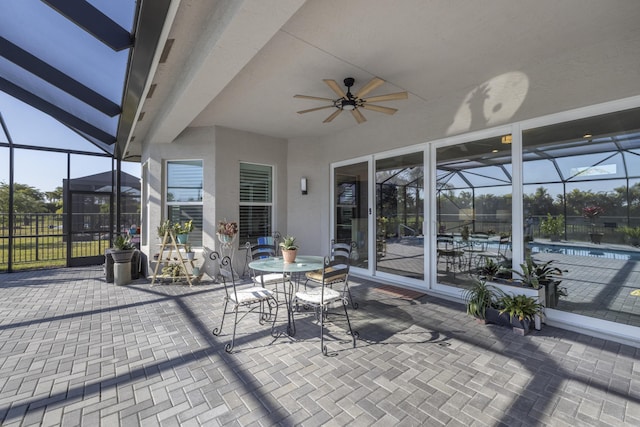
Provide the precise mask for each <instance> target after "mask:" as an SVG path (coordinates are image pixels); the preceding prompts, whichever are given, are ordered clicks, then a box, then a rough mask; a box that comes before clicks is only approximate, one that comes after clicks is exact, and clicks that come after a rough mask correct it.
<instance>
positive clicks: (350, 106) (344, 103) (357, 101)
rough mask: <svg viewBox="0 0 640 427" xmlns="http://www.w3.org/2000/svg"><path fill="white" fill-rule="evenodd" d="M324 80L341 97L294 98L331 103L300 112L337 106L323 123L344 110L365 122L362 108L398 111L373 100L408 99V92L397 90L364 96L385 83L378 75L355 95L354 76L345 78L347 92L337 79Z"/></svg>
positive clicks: (359, 120) (299, 112)
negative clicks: (376, 103) (352, 91)
mask: <svg viewBox="0 0 640 427" xmlns="http://www.w3.org/2000/svg"><path fill="white" fill-rule="evenodd" d="M323 82H325V83H326V84H327V86H329V87H330V88H331V90H333V91H334V92H335V93H336V94H337V95H338V96H339V97H340V98H338V99H331V98H321V97H318V96H308V95H294V96H293V97H294V98H302V99H313V100H316V101H328V102H330V103H331V104H330V105H325V106H324V107H316V108H310V109H308V110H302V111H298V114H304V113H310V112H312V111H318V110H323V109H325V108H335V109H336V111H334V112H333V113H331V115H330V116H329V117H327V118H326V119H324V121H323V123H329V122H330V121H331V120H333V119H335V118H336V117H338V115H339V114H340V113H342V112H343V111H344V110H348V111H351V114H352V115H353V117H354V118H355V119H356V121H357V122H358V123H364V122H366V121H367V119H365V118H364V116H363V115H362V113H361V112H360V108H363V109H365V110H371V111H378V112H380V113H385V114H394V113H395V112H396V111H398V110H397V109H396V108H389V107H382V106H380V105H373V104H371V102H381V101H394V100H396V99H407V98H408V94H407V92H397V93H389V94H387V95H379V96H372V97H370V98H363V96H365V95H366V94H368V93H369V92H371V91H372V90H374V89H375V88H377V87H378V86H380V85H382V84H383V83H384V80H382V79H381V78H378V77H374V78H372V79H371V80H369V83H367V84H366V85H364V86H363V87H362V88H360V90H359V91H358V92H357V93H356V94H355V95H354V94H352V93H351V87H352V86H353V83H355V79H354V78H353V77H347V78H346V79H344V85H345V86H346V87H347V92H346V93H345V92H344V91H343V90H342V88H341V87H340V86H339V85H338V83H336V81H335V80H328V79H324V80H323Z"/></svg>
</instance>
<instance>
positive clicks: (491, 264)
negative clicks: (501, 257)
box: [478, 257, 502, 280]
mask: <svg viewBox="0 0 640 427" xmlns="http://www.w3.org/2000/svg"><path fill="white" fill-rule="evenodd" d="M501 270H502V267H501V266H500V264H498V263H497V262H495V261H494V260H493V258H488V257H487V258H486V259H485V262H484V265H482V267H480V269H479V270H478V273H479V274H480V275H481V276H483V277H486V278H487V280H492V279H493V278H494V277H496V276H497V275H498V274H499V273H500V271H501Z"/></svg>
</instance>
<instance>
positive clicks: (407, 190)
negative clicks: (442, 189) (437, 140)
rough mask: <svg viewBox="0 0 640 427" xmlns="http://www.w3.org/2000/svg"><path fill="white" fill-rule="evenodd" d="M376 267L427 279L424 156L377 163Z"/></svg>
mask: <svg viewBox="0 0 640 427" xmlns="http://www.w3.org/2000/svg"><path fill="white" fill-rule="evenodd" d="M375 164H376V171H375V181H376V182H375V187H376V188H375V194H376V204H375V209H376V226H375V227H376V228H375V237H376V243H375V244H376V265H375V269H376V271H377V272H384V273H388V274H394V275H398V276H404V277H409V278H413V279H419V280H422V279H424V231H423V226H424V220H425V217H424V200H425V198H424V196H425V195H424V154H423V152H422V151H419V152H415V153H409V154H403V155H397V156H393V157H387V158H384V159H377V160H376V163H375Z"/></svg>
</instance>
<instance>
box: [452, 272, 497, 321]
mask: <svg viewBox="0 0 640 427" xmlns="http://www.w3.org/2000/svg"><path fill="white" fill-rule="evenodd" d="M505 295H506V294H505V293H504V292H503V291H502V290H501V289H498V288H496V287H495V286H492V285H487V284H486V282H485V281H483V280H474V282H473V284H472V285H471V287H470V288H468V289H466V290H465V291H464V292H463V293H462V299H463V300H464V301H465V303H466V305H467V314H469V315H471V316H473V317H475V318H476V319H478V321H480V322H482V323H500V321H499V320H498V317H499V313H498V308H499V307H500V301H501V299H502V298H503V297H504V296H505Z"/></svg>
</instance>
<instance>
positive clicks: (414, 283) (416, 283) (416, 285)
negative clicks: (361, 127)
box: [369, 144, 431, 290]
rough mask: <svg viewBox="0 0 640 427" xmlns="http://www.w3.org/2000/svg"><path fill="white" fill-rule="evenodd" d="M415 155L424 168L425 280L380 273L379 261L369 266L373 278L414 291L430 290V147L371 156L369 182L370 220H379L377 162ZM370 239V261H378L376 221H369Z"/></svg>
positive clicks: (422, 146)
mask: <svg viewBox="0 0 640 427" xmlns="http://www.w3.org/2000/svg"><path fill="white" fill-rule="evenodd" d="M415 153H422V165H423V168H424V176H423V180H424V197H423V200H422V211H423V212H424V218H423V222H422V230H423V231H422V233H423V236H424V238H423V254H424V255H423V256H424V263H423V271H424V278H423V279H413V278H409V277H404V276H399V275H396V274H391V273H386V272H384V271H378V270H377V261H376V262H373V263H370V265H369V274H370V275H371V276H373V277H377V278H380V279H382V280H385V281H389V282H392V283H398V284H402V285H404V286H406V287H409V288H413V289H420V290H424V289H427V288H428V285H427V280H428V278H429V276H430V274H429V270H428V266H429V264H430V263H429V260H430V258H431V253H430V252H429V251H430V250H431V245H430V244H429V242H430V238H429V237H428V236H429V232H428V228H429V227H428V224H429V219H430V217H431V210H430V209H428V208H429V200H430V198H431V194H430V193H431V190H430V189H431V186H430V183H429V179H428V178H429V175H430V174H429V173H427V172H428V171H429V168H428V165H429V162H428V158H429V146H428V145H427V144H418V145H413V146H410V147H404V148H401V149H397V150H391V151H385V152H383V153H377V154H374V155H372V156H371V164H370V168H371V170H370V178H369V182H370V185H369V187H370V192H371V196H370V203H371V204H372V206H371V215H370V218H377V217H378V212H377V206H378V204H377V200H376V168H375V165H376V162H377V160H382V159H389V158H392V157H396V156H401V155H404V154H415ZM369 239H370V244H369V248H370V252H373V253H370V254H369V259H373V260H375V259H376V253H375V252H376V223H375V221H369Z"/></svg>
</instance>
